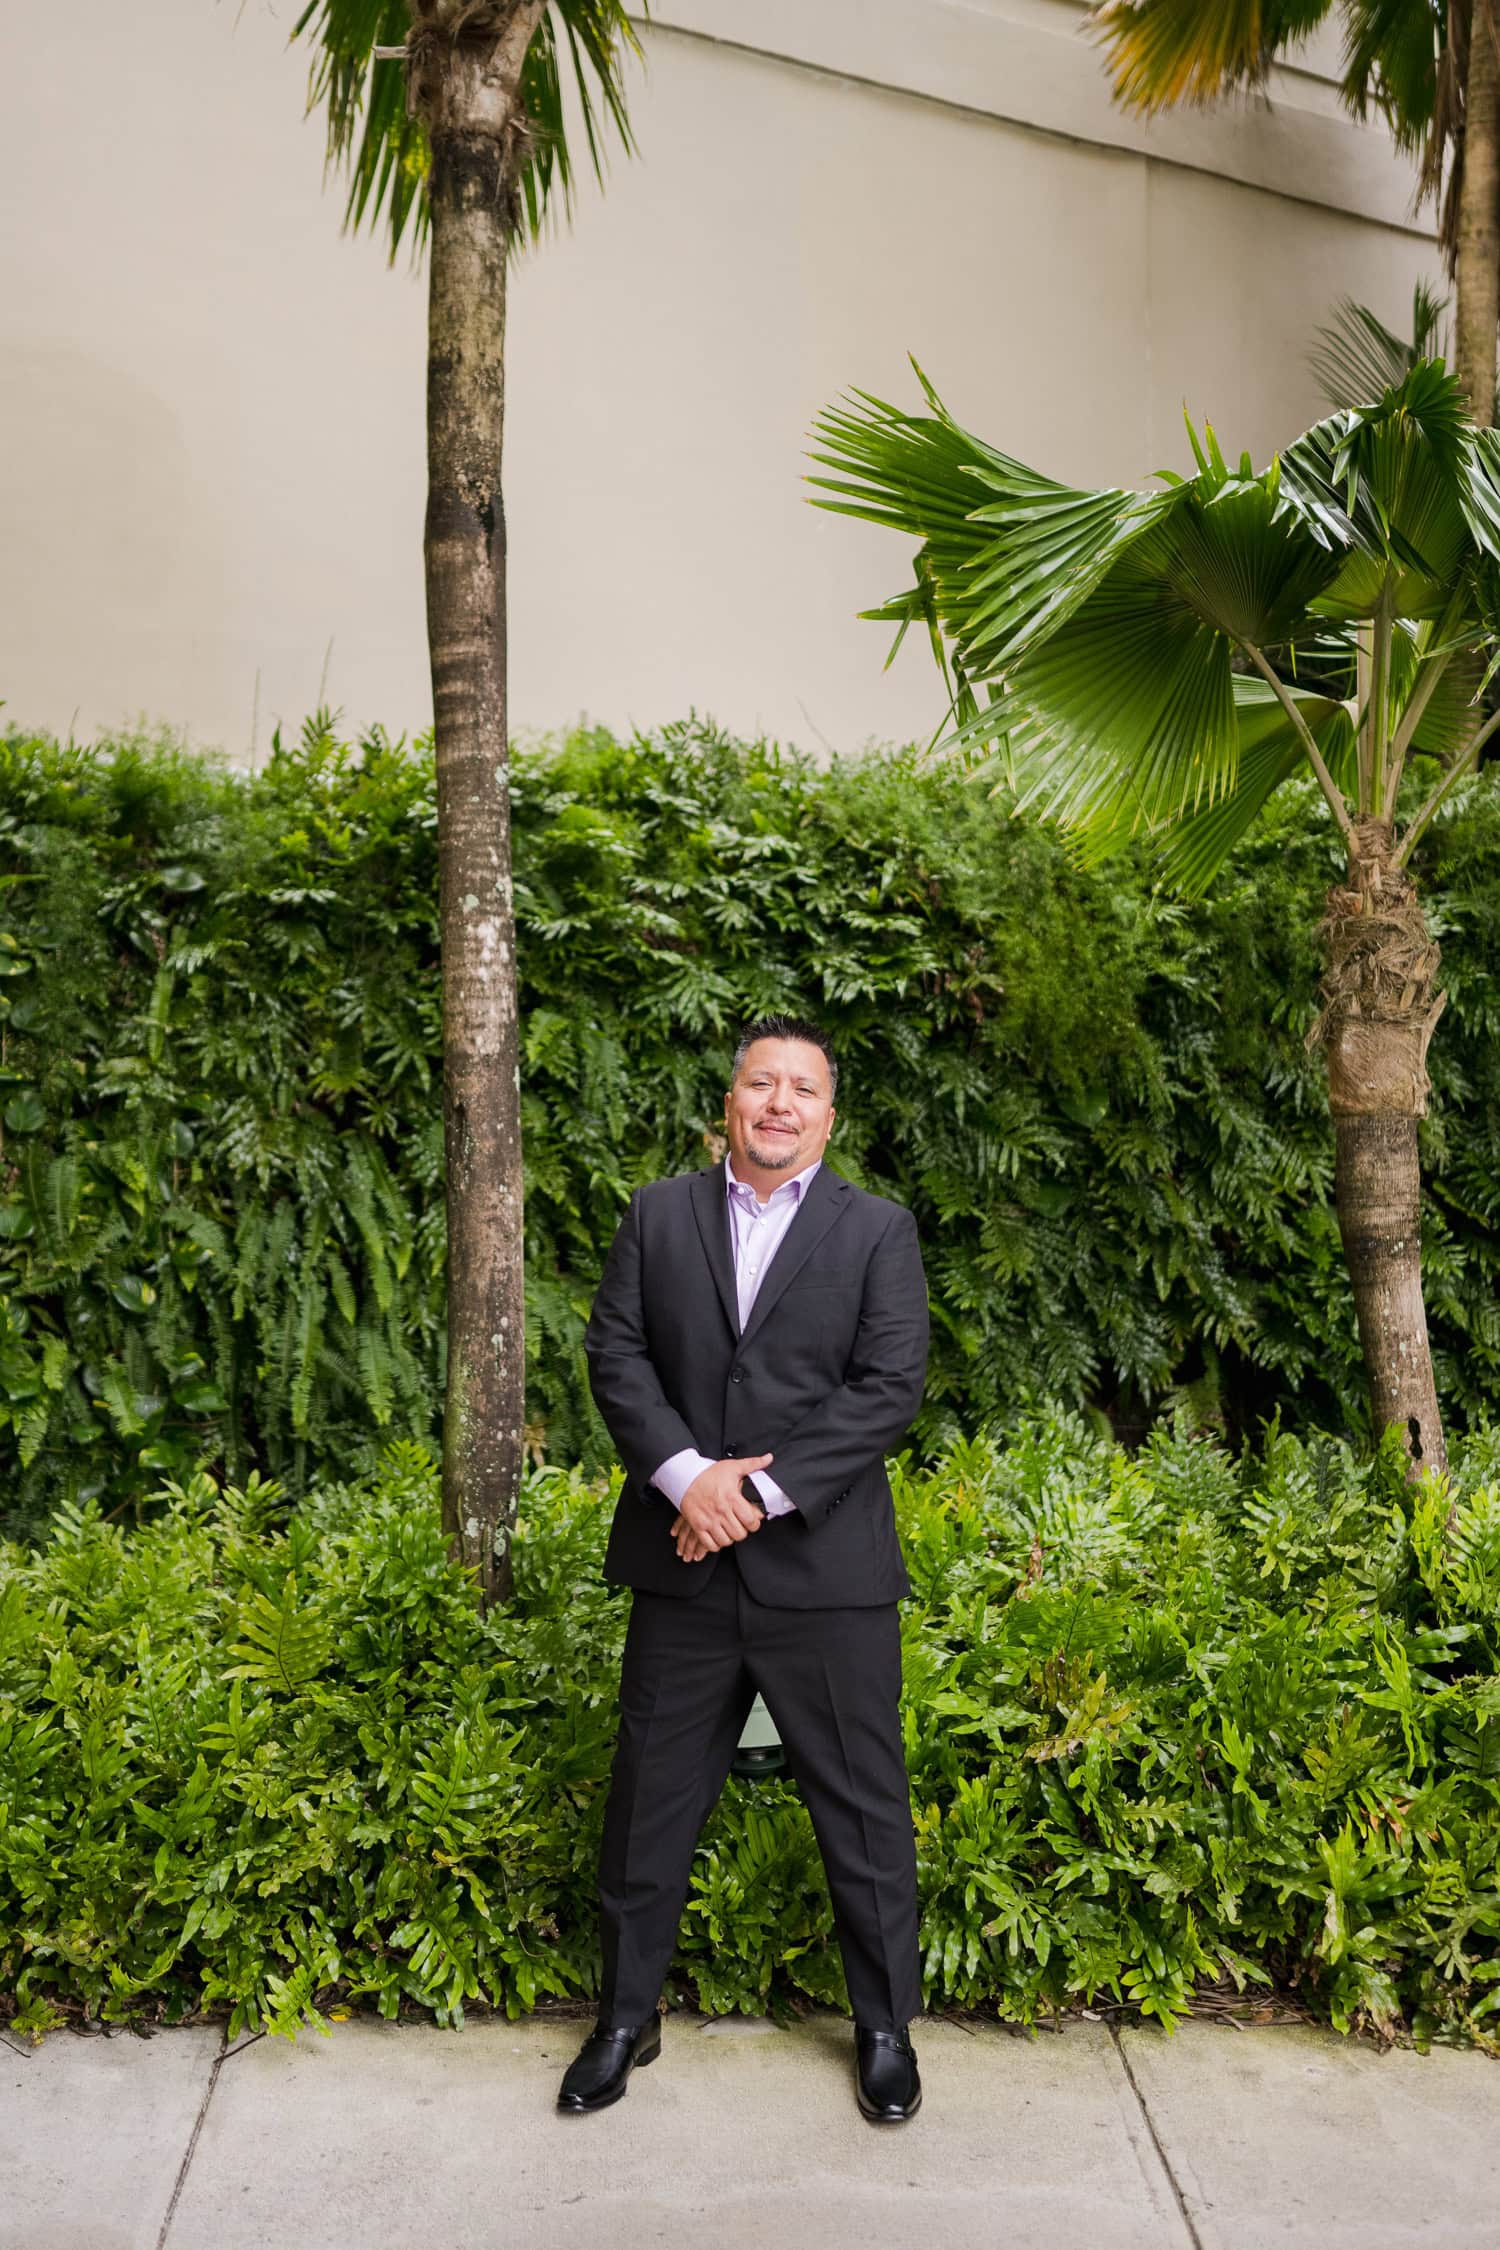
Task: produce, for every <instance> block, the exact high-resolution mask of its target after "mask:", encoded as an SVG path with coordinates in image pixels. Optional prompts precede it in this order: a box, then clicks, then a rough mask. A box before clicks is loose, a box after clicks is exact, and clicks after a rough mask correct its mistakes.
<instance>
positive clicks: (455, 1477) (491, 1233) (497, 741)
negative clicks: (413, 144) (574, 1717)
mask: <svg viewBox="0 0 1500 2250" xmlns="http://www.w3.org/2000/svg"><path fill="white" fill-rule="evenodd" d="M543 5H544V0H520V4H518V5H513V6H511V7H510V8H508V9H501V8H495V9H491V10H490V11H489V15H488V19H487V21H486V23H485V26H484V30H483V31H482V32H479V31H478V30H477V27H474V28H473V29H460V31H459V32H458V33H457V34H455V32H454V30H453V29H452V28H450V27H449V26H448V25H446V24H445V23H444V22H443V21H442V20H441V18H442V15H443V11H442V10H441V9H434V10H433V11H432V12H431V13H432V16H433V17H435V18H437V19H439V20H437V21H424V20H422V19H423V16H424V15H425V14H426V11H425V10H423V9H422V8H421V4H420V0H418V18H419V20H418V21H417V23H416V24H415V25H414V27H413V31H412V34H411V39H410V43H409V53H410V62H409V70H410V74H411V75H410V83H411V86H412V94H413V100H414V103H415V105H416V106H417V107H418V108H419V109H420V111H421V113H422V115H423V117H424V120H425V122H426V125H427V131H428V138H429V141H430V145H431V150H432V172H431V178H430V182H429V208H430V211H431V219H432V249H431V266H430V282H429V297H428V307H429V309H428V361H427V473H428V488H427V521H426V531H425V541H424V551H425V557H426V574H427V635H428V644H429V650H430V654H431V662H432V698H433V714H434V720H435V728H436V755H437V838H438V866H439V886H440V900H441V908H440V911H441V934H442V961H443V967H442V977H443V1117H444V1137H445V1147H446V1155H447V1207H448V1384H447V1395H446V1401H445V1408H444V1420H443V1524H444V1528H445V1530H446V1531H447V1532H448V1534H449V1536H450V1539H451V1541H452V1544H453V1549H454V1552H455V1553H456V1554H457V1555H458V1556H459V1557H460V1559H461V1560H462V1561H463V1562H465V1563H466V1564H468V1565H469V1566H470V1567H471V1568H472V1569H473V1570H474V1571H475V1572H476V1574H477V1577H478V1581H479V1585H480V1588H481V1592H482V1595H483V1598H484V1599H485V1601H486V1602H489V1601H492V1600H496V1599H500V1600H503V1599H505V1598H506V1597H507V1596H508V1594H509V1592H510V1589H511V1582H512V1574H511V1567H510V1537H511V1532H512V1529H513V1527H514V1523H515V1512H516V1502H517V1497H518V1494H519V1490H520V1481H521V1470H522V1465H523V1424H524V1413H525V1337H524V1316H525V1300H524V1267H523V1236H522V1172H521V1103H520V1049H519V1038H518V1026H517V1020H516V933H515V910H514V905H513V900H512V893H511V862H510V796H509V780H508V749H507V738H506V667H505V655H506V651H505V513H504V506H503V500H502V493H501V482H500V449H501V437H502V432H503V425H504V412H505V282H506V264H507V256H508V252H509V248H510V239H511V233H512V227H513V223H514V214H513V175H514V156H515V148H516V141H517V135H518V133H519V132H520V131H521V130H523V119H522V112H521V106H520V70H521V63H522V61H523V60H524V57H525V53H526V48H527V46H528V45H529V44H530V40H531V36H532V33H533V31H534V30H535V28H536V23H537V20H538V18H539V17H540V15H541V13H542V7H543ZM476 14H477V11H473V10H471V11H469V23H470V26H471V27H473V25H474V17H475V15H476Z"/></svg>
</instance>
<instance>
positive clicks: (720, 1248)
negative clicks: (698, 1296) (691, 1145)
mask: <svg viewBox="0 0 1500 2250" xmlns="http://www.w3.org/2000/svg"><path fill="white" fill-rule="evenodd" d="M726 1161H727V1159H726ZM820 1176H821V1175H820ZM691 1192H692V1199H693V1217H694V1218H695V1219H696V1220H697V1222H698V1232H699V1234H700V1235H701V1236H702V1237H703V1252H704V1256H705V1257H706V1258H707V1259H708V1270H709V1272H710V1273H711V1274H712V1275H713V1277H714V1287H715V1288H716V1289H717V1290H718V1292H719V1302H720V1304H722V1306H723V1307H724V1317H725V1319H726V1320H727V1321H728V1323H729V1327H730V1332H731V1334H733V1335H735V1336H738V1334H739V1332H740V1308H739V1301H738V1298H737V1296H736V1293H735V1286H734V1250H733V1247H732V1246H731V1243H730V1240H729V1192H728V1189H727V1188H726V1187H725V1184H724V1165H723V1164H711V1165H709V1166H708V1168H707V1169H706V1170H705V1171H702V1172H695V1173H694V1174H693V1184H692V1191H691ZM799 1216H800V1213H799ZM779 1263H780V1260H779V1258H778V1259H774V1260H773V1261H772V1265H771V1272H772V1273H774V1272H775V1271H776V1267H777V1265H778V1264H779ZM767 1279H768V1281H769V1276H768V1277H767Z"/></svg>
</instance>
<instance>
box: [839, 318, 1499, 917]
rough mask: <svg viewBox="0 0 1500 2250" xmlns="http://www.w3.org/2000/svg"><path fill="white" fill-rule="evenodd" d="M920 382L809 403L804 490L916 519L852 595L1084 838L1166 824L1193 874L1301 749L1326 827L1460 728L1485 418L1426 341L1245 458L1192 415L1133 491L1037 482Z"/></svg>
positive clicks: (1469, 699)
mask: <svg viewBox="0 0 1500 2250" xmlns="http://www.w3.org/2000/svg"><path fill="white" fill-rule="evenodd" d="M918 372H919V374H920V370H919V371H918ZM923 388H924V390H925V392H926V396H927V403H928V406H929V407H930V408H931V412H929V413H926V414H921V415H916V414H907V413H904V412H903V411H902V410H901V409H899V408H897V407H894V406H890V405H887V404H885V403H884V402H882V401H880V400H878V399H875V398H873V397H871V396H870V395H869V394H868V393H861V392H856V393H853V394H851V396H850V398H848V399H847V400H845V401H844V402H841V403H840V404H839V405H837V406H835V407H833V408H831V409H830V410H829V411H828V412H826V413H825V414H823V415H822V416H820V417H819V419H818V421H817V422H816V424H815V427H814V437H815V450H814V452H813V456H812V457H813V459H814V461H815V462H816V463H817V464H818V466H819V469H820V470H821V471H824V472H832V473H824V474H818V475H814V476H812V477H810V478H809V482H810V483H812V484H813V485H814V486H815V488H816V493H815V505H817V506H819V507H825V508H833V509H835V510H838V511H840V512H843V513H847V514H853V515H857V516H862V517H864V518H866V519H867V520H869V521H871V522H875V523H881V524H885V525H886V526H888V527H889V528H892V529H895V530H897V531H900V532H902V533H904V534H905V535H907V536H908V537H911V538H915V539H916V540H917V541H919V542H920V544H919V547H918V552H917V555H916V558H915V579H916V583H915V587H914V588H913V589H911V590H908V591H907V592H905V593H902V594H899V595H897V596H895V597H894V598H893V599H892V600H890V601H888V602H886V603H885V604H884V605H882V607H881V608H880V609H878V610H876V611H874V612H866V614H867V615H876V616H880V617H884V618H886V619H887V620H891V619H894V620H897V621H898V622H899V623H900V624H901V626H902V629H903V630H904V629H905V626H906V625H907V624H908V623H910V622H911V621H912V619H913V618H915V617H925V619H926V620H927V622H928V625H929V628H930V630H931V632H932V634H933V638H934V645H935V647H937V648H938V651H939V653H940V654H944V653H945V652H944V650H943V647H942V643H943V641H944V639H945V638H946V640H947V642H948V643H949V644H950V645H951V650H952V656H953V677H954V679H955V680H956V686H954V685H952V684H951V683H950V706H951V710H952V713H953V714H954V715H955V716H956V718H957V720H958V722H959V723H958V725H957V728H956V730H955V731H954V732H953V733H952V734H951V735H950V736H949V737H948V742H949V743H950V744H953V745H957V744H963V745H965V746H972V745H974V744H977V743H981V742H989V743H992V744H994V745H996V746H997V752H998V757H999V759H1000V762H1001V763H1002V764H1003V767H1004V770H1005V772H1006V775H1007V777H1008V779H1009V780H1010V782H1011V783H1012V784H1013V786H1014V787H1015V788H1016V789H1017V790H1018V792H1019V795H1020V801H1021V803H1022V804H1029V805H1034V806H1036V807H1037V808H1038V809H1039V810H1040V811H1042V812H1043V813H1044V814H1045V815H1047V816H1048V817H1050V818H1052V819H1054V820H1057V821H1059V822H1061V823H1063V824H1064V825H1065V826H1067V827H1069V828H1070V829H1072V830H1074V831H1075V832H1079V833H1080V834H1082V835H1083V836H1084V837H1085V838H1086V840H1087V841H1086V845H1085V848H1086V849H1087V850H1090V851H1092V850H1094V849H1099V850H1108V849H1111V848H1113V846H1114V845H1115V844H1116V843H1118V841H1119V840H1120V839H1121V837H1122V836H1125V835H1129V834H1134V833H1139V832H1142V831H1144V832H1147V833H1156V832H1165V831H1167V830H1169V829H1170V830H1172V831H1173V834H1172V837H1171V840H1170V842H1169V844H1168V845H1167V864H1168V867H1169V869H1170V870H1171V871H1173V872H1174V874H1175V875H1176V876H1177V877H1178V878H1179V879H1181V880H1182V881H1183V882H1184V883H1185V884H1186V885H1187V886H1188V887H1189V888H1196V887H1200V886H1201V884H1202V883H1203V882H1205V881H1206V880H1207V879H1208V878H1209V876H1210V875H1211V874H1212V873H1213V871H1214V870H1215V868H1216V867H1217V866H1218V865H1219V864H1220V863H1221V862H1222V859H1223V857H1224V854H1225V852H1226V851H1227V850H1228V849H1229V848H1230V847H1231V845H1232V844H1233V842H1234V841H1235V840H1236V838H1237V837H1238V836H1239V835H1241V834H1243V832H1244V830H1245V828H1247V827H1248V826H1249V824H1250V822H1251V821H1252V820H1253V819H1254V818H1255V816H1256V814H1257V812H1258V811H1259V810H1260V808H1261V806H1262V805H1263V804H1264V803H1265V801H1266V799H1267V797H1268V796H1269V795H1270V794H1271V792H1272V791H1273V790H1274V789H1275V788H1276V787H1278V786H1279V784H1280V782H1281V781H1282V780H1284V779H1285V778H1286V776H1287V775H1288V774H1289V773H1290V772H1291V771H1293V770H1294V768H1295V767H1296V765H1297V763H1298V762H1299V760H1301V761H1302V762H1304V763H1305V764H1306V765H1307V766H1309V767H1310V768H1312V769H1313V770H1315V771H1316V773H1317V775H1318V779H1319V783H1320V786H1321V787H1322V789H1323V792H1324V795H1325V797H1326V798H1327V800H1328V802H1329V805H1330V808H1331V809H1332V811H1333V814H1334V817H1335V819H1336V820H1338V822H1339V823H1340V825H1341V826H1342V827H1344V828H1345V829H1347V828H1348V827H1349V825H1350V819H1351V814H1350V806H1351V804H1352V805H1353V806H1354V809H1355V811H1356V812H1360V811H1364V810H1369V811H1371V812H1373V813H1375V814H1376V815H1377V816H1378V817H1385V815H1386V814H1387V812H1388V809H1389V805H1390V804H1391V803H1392V802H1393V801H1394V792H1395V789H1396V786H1397V784H1398V782H1399V777H1400V772H1401V769H1402V765H1403V762H1404V759H1405V757H1406V756H1407V754H1408V753H1409V751H1410V750H1411V749H1412V748H1413V747H1415V749H1416V750H1417V751H1419V752H1430V753H1432V754H1434V755H1440V756H1451V755H1452V754H1453V753H1454V751H1455V750H1456V749H1457V748H1458V747H1459V746H1460V745H1463V744H1467V743H1469V742H1470V741H1471V740H1472V736H1473V732H1474V724H1475V718H1474V708H1473V707H1474V699H1475V696H1476V693H1477V691H1478V688H1479V686H1480V685H1481V683H1482V678H1483V666H1484V661H1485V658H1486V657H1487V655H1488V651H1489V648H1490V647H1491V646H1493V645H1496V644H1497V632H1496V627H1497V624H1500V604H1497V602H1496V601H1495V600H1492V598H1491V596H1492V594H1500V574H1497V569H1496V564H1495V560H1494V558H1495V555H1496V544H1497V539H1500V440H1495V439H1493V438H1491V436H1490V435H1489V433H1486V432H1476V430H1475V429H1474V427H1473V424H1472V423H1471V421H1470V420H1469V418H1468V416H1467V414H1466V412H1465V410H1464V402H1463V397H1462V394H1461V392H1460V391H1459V388H1458V385H1457V384H1456V383H1455V382H1454V381H1453V379H1452V378H1451V377H1450V376H1449V375H1448V374H1447V373H1446V371H1445V369H1444V368H1443V366H1442V363H1441V362H1440V361H1418V362H1417V363H1416V364H1415V365H1414V366H1413V367H1412V368H1411V369H1410V370H1409V371H1408V372H1407V374H1406V375H1405V376H1404V377H1403V378H1402V380H1401V381H1400V382H1399V383H1397V384H1395V385H1394V386H1392V387H1390V388H1388V389H1387V390H1386V391H1384V392H1383V393H1382V394H1381V396H1380V397H1379V398H1378V399H1377V400H1375V401H1374V402H1372V403H1368V404H1361V405H1359V406H1357V407H1353V408H1346V409H1342V410H1340V411H1339V412H1338V413H1336V414H1334V415H1332V416H1330V417H1329V418H1328V419H1327V420H1326V421H1324V422H1321V423H1319V424H1318V425H1317V426H1316V427H1315V428H1314V429H1312V430H1310V431H1308V432H1307V434H1306V435H1305V436H1304V437H1302V438H1299V439H1298V441H1297V442H1296V444H1295V445H1293V446H1291V447H1289V448H1288V449H1287V451H1286V453H1285V454H1284V455H1283V456H1282V457H1281V459H1280V460H1279V461H1274V462H1273V463H1272V464H1271V466H1270V468H1268V469H1266V470H1264V471H1262V472H1261V473H1260V474H1258V475H1257V473H1256V472H1255V470H1254V469H1253V467H1252V465H1251V463H1250V461H1249V460H1248V458H1245V457H1242V458H1241V460H1240V462H1239V464H1238V466H1237V467H1231V466H1230V464H1229V463H1228V462H1227V461H1226V460H1225V458H1224V456H1223V454H1222V453H1221V451H1220V449H1219V446H1218V443H1217V440H1216V439H1215V437H1214V434H1213V431H1212V429H1206V430H1205V431H1204V433H1203V435H1202V437H1201V438H1200V437H1199V436H1198V434H1197V433H1196V432H1193V433H1192V438H1193V446H1194V451H1195V454H1196V459H1197V470H1196V474H1195V475H1193V476H1192V477H1188V478H1183V477H1176V476H1165V477H1164V478H1163V479H1162V480H1161V482H1162V489H1160V490H1158V491H1155V492H1147V493H1141V492H1130V491H1125V490H1118V489H1111V490H1106V491H1101V492H1087V491H1080V490H1075V489H1073V488H1071V487H1068V486H1064V485H1061V484H1058V483H1056V482H1054V481H1053V480H1051V479H1049V478H1044V477H1040V476H1038V475H1037V474H1036V473H1035V472H1034V471H1033V470H1030V469H1028V468H1026V467H1025V466H1024V464H1022V463H1020V462H1017V461H1014V460H1012V459H1010V458H1009V457H1008V456H1007V455H1004V454H1001V453H999V452H997V451H996V450H995V449H994V448H993V447H991V446H988V445H986V444H985V443H984V442H983V441H982V440H981V439H979V438H976V437H975V436H973V434H972V433H971V432H969V431H966V430H964V429H962V428H961V427H960V426H959V425H958V424H957V423H956V422H954V420H953V418H952V417H951V416H950V415H949V414H948V413H947V412H946V410H945V409H944V408H943V406H942V403H941V401H940V400H939V398H938V397H937V394H936V392H935V391H934V390H933V389H932V386H931V385H930V384H928V383H927V382H926V380H925V378H923ZM1190 430H1191V425H1190ZM1377 647H1378V649H1379V651H1380V653H1379V657H1378V660H1377V659H1375V658H1374V657H1372V654H1371V652H1372V650H1374V649H1376V648H1377ZM1357 652H1358V653H1357ZM1273 659H1274V662H1273ZM1252 671H1253V672H1254V673H1255V674H1257V675H1258V677H1257V678H1254V679H1251V678H1249V677H1248V676H1247V675H1248V674H1249V673H1250V672H1252ZM980 691H982V693H983V700H981V695H980ZM1360 699H1363V700H1364V701H1365V702H1367V703H1368V704H1369V709H1368V711H1366V712H1364V713H1360V712H1359V711H1358V703H1359V701H1360ZM1356 717H1358V719H1359V724H1360V725H1361V726H1362V727H1365V728H1366V736H1365V740H1364V749H1363V752H1362V753H1361V755H1359V756H1356V755H1355V754H1354V749H1353V743H1354V729H1355V723H1356ZM1366 797H1368V798H1369V800H1370V802H1369V804H1368V806H1366V804H1365V799H1366Z"/></svg>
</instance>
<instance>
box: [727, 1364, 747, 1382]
mask: <svg viewBox="0 0 1500 2250" xmlns="http://www.w3.org/2000/svg"><path fill="white" fill-rule="evenodd" d="M729 1380H730V1382H731V1383H743V1381H744V1380H745V1370H744V1369H743V1367H731V1368H730V1370H729Z"/></svg>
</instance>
